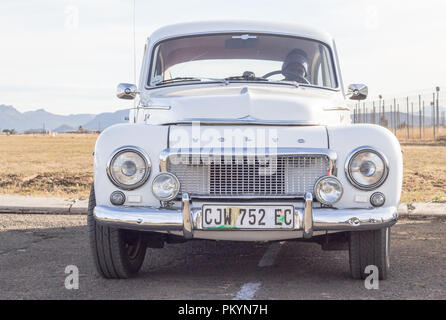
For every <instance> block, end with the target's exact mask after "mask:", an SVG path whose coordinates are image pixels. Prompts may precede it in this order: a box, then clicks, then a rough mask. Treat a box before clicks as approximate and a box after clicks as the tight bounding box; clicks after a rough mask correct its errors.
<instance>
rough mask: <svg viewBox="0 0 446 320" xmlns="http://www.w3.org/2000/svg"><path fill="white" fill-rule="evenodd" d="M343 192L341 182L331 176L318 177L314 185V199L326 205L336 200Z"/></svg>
mask: <svg viewBox="0 0 446 320" xmlns="http://www.w3.org/2000/svg"><path fill="white" fill-rule="evenodd" d="M343 192H344V189H343V188H342V184H341V182H340V181H339V180H338V179H337V178H335V177H333V176H326V177H322V178H320V179H319V180H318V181H317V182H316V185H315V187H314V193H315V196H316V199H317V200H318V201H319V202H320V203H322V204H327V205H332V204H334V203H336V202H338V201H339V200H340V199H341V197H342V193H343Z"/></svg>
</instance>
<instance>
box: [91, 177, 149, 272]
mask: <svg viewBox="0 0 446 320" xmlns="http://www.w3.org/2000/svg"><path fill="white" fill-rule="evenodd" d="M95 207H96V197H95V193H94V186H92V187H91V191H90V199H89V202H88V233H89V237H90V246H91V251H92V253H93V260H94V264H95V266H96V270H97V271H98V273H99V274H100V275H101V276H103V277H104V278H111V279H125V278H129V277H130V276H132V275H134V274H135V273H137V272H138V271H139V270H140V269H141V266H142V264H143V262H144V258H145V255H146V248H147V246H146V243H145V241H144V239H143V237H142V234H141V233H140V232H138V231H130V230H122V229H118V228H112V227H108V226H105V225H101V224H99V223H97V222H96V219H95V218H94V215H93V210H94V208H95Z"/></svg>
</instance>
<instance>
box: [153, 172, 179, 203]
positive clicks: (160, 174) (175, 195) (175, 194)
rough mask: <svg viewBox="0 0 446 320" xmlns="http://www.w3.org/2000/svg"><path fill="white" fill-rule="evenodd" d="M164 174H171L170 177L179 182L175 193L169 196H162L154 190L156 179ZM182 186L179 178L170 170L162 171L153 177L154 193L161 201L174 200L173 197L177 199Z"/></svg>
mask: <svg viewBox="0 0 446 320" xmlns="http://www.w3.org/2000/svg"><path fill="white" fill-rule="evenodd" d="M162 175H167V176H170V177H172V178H174V180H175V181H176V182H177V186H178V187H177V189H176V190H175V193H174V194H173V195H171V196H170V197H168V198H160V197H159V196H158V195H157V194H156V193H155V192H154V191H153V185H154V184H155V180H156V179H157V178H158V177H159V176H162ZM180 187H181V183H180V181H179V180H178V178H177V177H176V176H175V175H174V174H172V173H170V172H167V171H166V172H160V173H158V174H157V175H156V176H155V177H154V178H153V180H152V194H153V195H154V197H155V198H157V199H158V200H160V201H170V200H172V199H175V198H176V197H177V195H178V192H179V191H180Z"/></svg>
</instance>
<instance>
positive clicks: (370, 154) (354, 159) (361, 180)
mask: <svg viewBox="0 0 446 320" xmlns="http://www.w3.org/2000/svg"><path fill="white" fill-rule="evenodd" d="M345 169H346V173H347V177H348V179H349V180H350V182H351V183H352V184H353V185H354V186H355V187H357V188H359V189H362V190H373V189H376V188H378V187H379V186H381V185H382V184H383V183H384V181H385V180H386V178H387V175H388V164H387V160H386V158H385V157H384V156H383V155H382V154H381V153H379V152H378V151H376V150H374V149H372V148H367V147H365V148H361V149H360V150H357V151H355V152H353V153H352V155H351V156H350V157H349V159H348V160H347V162H346V168H345Z"/></svg>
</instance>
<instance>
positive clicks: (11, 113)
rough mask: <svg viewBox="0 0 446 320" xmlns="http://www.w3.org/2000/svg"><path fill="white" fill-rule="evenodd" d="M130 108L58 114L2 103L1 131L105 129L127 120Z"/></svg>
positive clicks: (0, 113)
mask: <svg viewBox="0 0 446 320" xmlns="http://www.w3.org/2000/svg"><path fill="white" fill-rule="evenodd" d="M128 114H129V110H128V109H124V110H118V111H116V112H105V113H100V114H97V115H95V114H70V115H58V114H54V113H50V112H47V111H45V110H44V109H39V110H36V111H27V112H20V111H18V110H17V109H15V108H14V107H13V106H9V105H3V104H0V131H1V130H3V129H15V130H16V131H17V132H24V131H28V130H43V129H45V130H51V131H56V132H67V131H73V130H77V129H78V128H79V127H80V126H82V128H83V129H88V130H99V131H100V130H104V129H105V128H106V127H108V126H111V125H113V124H116V123H122V122H126V120H125V117H127V116H128Z"/></svg>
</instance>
